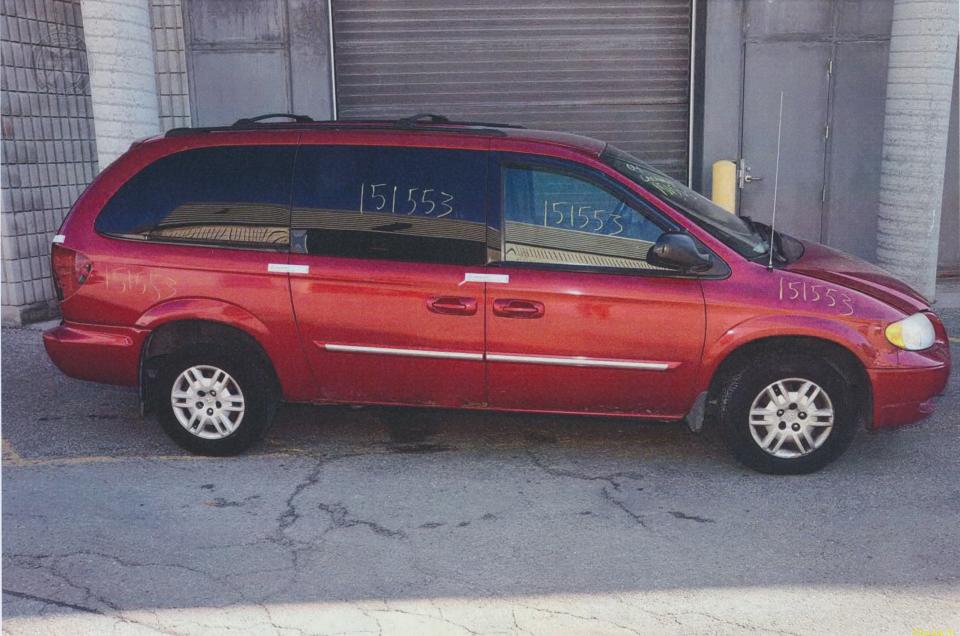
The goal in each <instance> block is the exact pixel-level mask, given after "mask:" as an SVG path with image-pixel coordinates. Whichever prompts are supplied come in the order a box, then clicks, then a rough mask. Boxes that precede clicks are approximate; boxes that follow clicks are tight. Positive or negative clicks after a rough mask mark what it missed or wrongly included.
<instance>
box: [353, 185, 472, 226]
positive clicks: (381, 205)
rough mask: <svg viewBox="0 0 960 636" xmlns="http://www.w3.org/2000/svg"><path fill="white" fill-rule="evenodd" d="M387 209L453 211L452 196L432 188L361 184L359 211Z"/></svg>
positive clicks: (437, 213) (435, 214)
mask: <svg viewBox="0 0 960 636" xmlns="http://www.w3.org/2000/svg"><path fill="white" fill-rule="evenodd" d="M365 211H366V212H390V214H407V215H415V214H418V215H423V216H432V217H434V218H437V219H440V218H443V217H445V216H449V215H450V214H453V195H452V194H450V193H449V192H444V191H443V190H436V189H434V188H401V187H400V186H396V185H390V184H387V183H370V184H367V183H362V184H360V214H363V213H364V212H365Z"/></svg>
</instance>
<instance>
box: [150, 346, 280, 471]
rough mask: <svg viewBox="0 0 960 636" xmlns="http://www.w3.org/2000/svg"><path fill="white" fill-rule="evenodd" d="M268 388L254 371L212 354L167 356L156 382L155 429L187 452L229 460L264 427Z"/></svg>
mask: <svg viewBox="0 0 960 636" xmlns="http://www.w3.org/2000/svg"><path fill="white" fill-rule="evenodd" d="M269 386H270V382H269V378H268V376H267V375H266V373H264V371H263V370H262V369H261V368H259V367H258V366H257V365H255V364H252V363H250V362H246V361H244V360H242V359H239V358H235V357H232V356H229V355H225V354H222V353H219V352H216V351H214V350H201V351H196V352H191V353H186V354H181V355H177V356H173V358H172V359H171V360H169V361H167V363H166V364H165V365H164V368H163V372H162V373H161V377H160V390H161V395H160V399H161V406H160V414H159V415H160V424H161V425H162V426H163V429H164V431H165V432H166V433H167V434H168V435H169V436H170V437H171V438H172V439H173V441H175V442H176V443H177V444H178V445H179V446H180V447H182V448H185V449H187V450H189V451H191V452H194V453H199V454H203V455H235V454H237V453H240V452H242V451H243V450H245V449H246V448H248V447H249V446H250V445H251V444H253V443H254V442H256V441H257V440H259V439H260V438H261V437H262V436H263V434H264V433H265V432H266V430H267V428H268V426H269V423H270V419H271V416H272V414H273V410H274V409H273V398H272V396H271V394H270V391H269V389H268V387H269Z"/></svg>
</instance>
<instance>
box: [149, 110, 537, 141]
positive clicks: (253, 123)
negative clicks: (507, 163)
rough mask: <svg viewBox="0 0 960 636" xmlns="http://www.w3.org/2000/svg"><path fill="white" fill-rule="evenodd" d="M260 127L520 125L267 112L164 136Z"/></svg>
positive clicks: (429, 116) (488, 128)
mask: <svg viewBox="0 0 960 636" xmlns="http://www.w3.org/2000/svg"><path fill="white" fill-rule="evenodd" d="M277 118H285V119H288V120H290V121H288V122H271V121H266V120H268V119H277ZM261 127H263V128H270V129H279V130H309V129H312V128H332V129H341V130H350V129H366V130H372V129H377V130H389V129H394V130H396V129H400V130H432V131H436V132H473V133H481V134H483V133H485V134H494V135H496V134H501V135H502V134H504V133H503V132H502V131H498V130H497V129H498V128H523V126H517V125H514V124H493V123H486V122H473V121H452V120H450V119H448V118H447V117H444V116H443V115H435V114H433V113H417V114H416V115H413V116H411V117H402V118H400V119H330V120H315V119H313V118H312V117H310V116H308V115H294V114H291V113H269V114H266V115H258V116H256V117H243V118H241V119H238V120H237V121H235V122H233V124H231V125H229V126H198V127H196V128H190V127H183V128H171V129H170V130H168V131H167V132H166V134H165V135H164V136H166V137H180V136H183V135H189V134H195V133H206V132H228V131H233V130H255V129H260V128H261Z"/></svg>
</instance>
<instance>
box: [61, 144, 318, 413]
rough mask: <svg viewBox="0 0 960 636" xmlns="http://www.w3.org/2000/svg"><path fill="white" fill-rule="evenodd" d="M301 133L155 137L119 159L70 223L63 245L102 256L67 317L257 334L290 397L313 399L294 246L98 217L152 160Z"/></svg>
mask: <svg viewBox="0 0 960 636" xmlns="http://www.w3.org/2000/svg"><path fill="white" fill-rule="evenodd" d="M298 139H299V133H293V132H291V133H276V132H274V133H270V134H269V135H267V134H263V133H255V132H249V133H225V134H211V135H209V136H208V137H204V138H202V139H201V140H200V141H199V142H198V140H197V138H196V137H191V138H176V137H174V138H169V139H166V138H165V139H156V140H152V141H148V142H145V143H143V144H141V145H139V146H136V147H135V148H134V149H133V150H132V151H131V152H128V153H127V154H126V155H124V156H123V157H121V158H120V159H118V160H117V161H116V162H114V163H113V164H111V165H110V166H109V167H108V168H107V169H106V170H105V171H104V172H103V173H101V174H100V176H99V177H98V178H97V180H96V181H95V182H94V184H92V185H91V187H90V188H88V190H87V191H86V192H85V193H84V194H83V195H82V196H81V198H80V199H78V201H77V203H76V205H75V207H74V211H73V213H71V215H70V216H69V218H68V219H67V221H66V222H65V223H64V226H63V227H62V229H61V234H63V235H65V237H66V238H65V242H64V245H65V246H66V247H69V248H71V249H75V250H78V251H80V252H82V253H83V254H85V255H86V256H87V257H88V258H89V259H90V260H91V261H92V263H93V270H92V272H91V274H90V276H89V278H88V280H87V282H86V283H85V284H84V285H83V286H82V287H81V288H80V290H79V291H78V292H77V293H75V294H73V295H72V296H71V297H69V298H66V299H64V300H63V301H62V302H61V310H62V312H63V316H64V318H65V319H66V320H68V321H74V322H80V323H92V324H101V325H116V326H130V327H138V328H142V329H151V330H152V329H155V328H156V327H158V326H160V325H161V324H164V323H167V322H170V321H171V320H184V319H194V320H212V321H215V322H220V323H223V324H226V325H230V326H233V327H236V328H238V329H241V330H243V331H245V332H247V333H248V334H249V335H251V336H252V337H253V338H254V339H255V340H256V341H257V342H258V343H259V344H260V345H261V346H262V347H263V348H264V350H265V351H266V353H267V355H268V356H269V357H270V359H271V360H272V361H273V363H274V366H275V368H276V371H277V375H278V376H279V378H280V382H281V385H282V386H283V390H284V395H285V396H286V397H287V398H288V399H293V400H298V399H306V396H308V395H309V387H310V386H311V385H312V377H311V374H310V370H309V367H308V366H307V365H306V360H305V358H304V356H303V351H302V349H301V347H300V342H299V338H298V336H297V331H296V323H295V320H294V315H293V308H292V306H291V303H290V292H289V280H288V275H287V274H278V273H268V272H267V264H268V263H271V262H277V263H286V262H287V259H288V254H287V252H286V251H283V252H273V251H262V250H247V249H234V248H228V247H205V246H200V245H177V244H172V243H155V242H146V241H138V240H125V239H118V238H113V237H107V236H102V235H100V234H98V233H97V232H96V231H95V229H94V222H95V219H96V217H97V215H98V214H99V211H100V210H101V209H102V207H103V206H104V204H105V203H106V202H107V201H108V200H109V199H110V197H111V196H113V194H114V193H115V192H116V191H117V190H118V189H119V188H120V186H121V185H123V183H125V182H126V181H127V180H128V179H129V178H130V177H132V176H133V175H135V174H136V173H137V172H139V171H140V170H141V169H143V168H144V167H145V166H146V165H148V164H150V163H152V162H153V161H155V160H157V159H159V158H160V157H163V156H166V155H168V154H172V153H175V152H178V151H180V150H186V149H194V148H199V147H212V146H229V145H258V144H278V145H290V144H296V143H297V141H298Z"/></svg>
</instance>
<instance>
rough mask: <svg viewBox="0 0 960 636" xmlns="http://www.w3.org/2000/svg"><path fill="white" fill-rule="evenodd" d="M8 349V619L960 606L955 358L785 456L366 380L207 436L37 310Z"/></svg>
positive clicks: (173, 628)
mask: <svg viewBox="0 0 960 636" xmlns="http://www.w3.org/2000/svg"><path fill="white" fill-rule="evenodd" d="M942 313H943V315H944V317H945V320H946V321H947V323H948V326H949V328H950V330H951V333H953V334H960V310H945V311H943V312H942ZM954 355H955V357H960V345H955V347H954ZM2 367H3V370H2V427H3V429H2V435H3V502H2V503H3V508H2V512H3V527H2V530H3V631H4V633H8V634H45V635H46V634H71V635H73V634H103V633H122V634H139V633H143V634H154V633H163V634H200V633H202V634H219V633H227V632H232V633H254V634H282V635H295V634H348V633H349V634H365V633H369V634H463V633H467V634H621V633H623V634H661V633H662V634H702V633H707V634H740V633H744V632H755V633H759V634H823V633H834V634H841V633H842V634H904V635H911V634H914V633H915V632H914V630H915V629H920V630H927V631H932V630H953V631H954V632H957V631H960V540H958V539H960V524H958V520H960V486H958V481H957V474H958V468H960V459H958V457H960V435H958V430H960V429H958V425H960V387H958V384H960V383H958V382H957V373H956V371H955V372H954V377H953V378H952V379H951V383H950V386H949V388H948V392H947V394H946V395H945V396H944V397H943V398H941V400H940V404H939V407H938V410H937V412H936V414H935V415H934V416H933V417H932V418H930V419H929V420H927V421H926V422H925V423H924V424H923V425H922V426H919V427H913V428H908V429H903V430H899V431H892V432H889V433H884V434H877V435H872V434H866V433H862V434H860V435H859V436H858V437H857V439H856V440H855V441H854V443H853V445H852V447H851V448H850V450H849V451H848V452H847V454H846V455H845V456H843V457H842V458H841V459H840V460H839V461H837V462H836V463H834V464H833V465H831V466H829V467H828V468H827V469H825V470H823V471H821V472H820V473H817V474H814V475H807V476H797V477H771V476H765V475H759V474H756V473H753V472H750V471H749V470H747V469H745V468H742V467H741V466H739V465H738V464H736V463H735V462H734V461H733V460H732V459H731V458H730V456H729V455H728V454H727V452H726V451H725V450H724V449H723V448H722V446H721V444H720V441H719V439H718V438H717V436H716V435H715V434H712V433H710V432H706V433H705V434H703V435H694V434H692V433H690V432H689V431H687V430H686V429H685V428H683V427H680V426H675V425H650V424H647V425H643V424H638V423H636V422H632V421H625V420H609V419H599V418H575V417H545V416H516V415H493V414H481V413H458V412H451V411H435V412H424V411H399V410H387V409H353V408H347V407H305V406H287V407H284V408H283V409H282V410H281V412H280V415H279V417H278V421H277V423H276V425H275V426H274V428H273V429H272V431H271V434H270V436H269V439H267V440H266V441H265V442H264V443H263V444H262V445H260V446H258V447H257V448H255V449H254V450H253V451H252V452H250V453H249V454H247V455H245V456H242V457H236V458H228V459H214V458H200V457H193V456H189V455H186V454H185V453H183V452H182V451H180V450H179V449H178V448H177V447H175V446H174V445H173V444H172V443H171V442H169V441H167V439H166V437H165V436H164V435H163V434H162V432H161V431H160V430H159V427H158V426H157V424H156V423H155V422H154V421H153V420H151V419H146V420H143V419H141V418H140V417H139V414H138V406H137V398H136V393H135V392H133V391H131V390H128V389H122V388H116V387H108V386H101V385H96V384H90V383H85V382H80V381H76V380H71V379H69V378H66V377H64V376H63V375H61V374H60V373H59V372H58V371H57V370H56V369H55V368H54V367H53V366H52V364H51V363H50V362H49V361H48V360H47V357H46V355H45V354H44V352H43V347H42V344H41V342H40V333H39V331H37V330H35V329H5V330H3V333H2ZM945 633H949V632H945Z"/></svg>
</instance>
